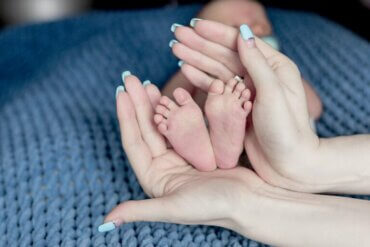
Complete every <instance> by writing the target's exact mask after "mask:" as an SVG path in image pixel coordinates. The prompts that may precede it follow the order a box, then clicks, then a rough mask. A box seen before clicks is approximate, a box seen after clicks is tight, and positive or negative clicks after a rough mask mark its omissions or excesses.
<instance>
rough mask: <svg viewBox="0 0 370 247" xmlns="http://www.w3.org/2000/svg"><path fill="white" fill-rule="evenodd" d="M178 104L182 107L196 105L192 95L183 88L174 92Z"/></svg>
mask: <svg viewBox="0 0 370 247" xmlns="http://www.w3.org/2000/svg"><path fill="white" fill-rule="evenodd" d="M173 97H175V100H176V102H177V103H178V104H179V105H180V106H183V105H186V104H189V103H195V102H194V100H193V98H192V97H191V95H190V93H189V92H188V91H186V90H185V89H183V88H176V89H175V91H174V92H173Z"/></svg>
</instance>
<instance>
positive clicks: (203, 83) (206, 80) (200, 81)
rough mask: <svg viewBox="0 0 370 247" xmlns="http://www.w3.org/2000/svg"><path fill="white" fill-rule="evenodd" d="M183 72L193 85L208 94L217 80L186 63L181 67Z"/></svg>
mask: <svg viewBox="0 0 370 247" xmlns="http://www.w3.org/2000/svg"><path fill="white" fill-rule="evenodd" d="M181 72H182V73H183V74H184V76H185V77H186V78H187V79H188V80H189V81H190V82H191V84H193V85H194V86H195V87H197V88H199V89H201V90H203V91H204V92H208V89H209V86H210V85H211V83H212V81H213V80H214V79H215V78H213V77H211V76H209V75H207V74H206V73H204V72H203V71H201V70H199V69H197V68H195V67H194V66H192V65H190V64H187V63H184V64H183V65H182V66H181Z"/></svg>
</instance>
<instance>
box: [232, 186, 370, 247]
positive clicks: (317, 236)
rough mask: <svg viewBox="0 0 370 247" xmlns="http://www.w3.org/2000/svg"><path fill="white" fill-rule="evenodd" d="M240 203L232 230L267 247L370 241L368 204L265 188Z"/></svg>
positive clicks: (343, 244)
mask: <svg viewBox="0 0 370 247" xmlns="http://www.w3.org/2000/svg"><path fill="white" fill-rule="evenodd" d="M242 201H243V202H241V203H240V205H239V206H240V207H239V208H238V210H237V212H236V213H235V218H234V220H235V222H237V224H236V225H235V226H236V227H235V228H233V230H234V231H236V232H239V233H240V234H242V235H244V236H246V237H249V238H252V239H254V240H257V241H261V242H264V243H266V244H271V245H277V246H299V245H302V244H303V245H304V246H318V245H322V246H328V245H336V246H337V245H339V246H349V245H352V244H355V245H354V246H361V243H362V244H364V243H368V241H370V239H369V237H368V234H367V233H366V231H367V230H366V229H369V228H370V223H369V222H370V215H369V213H368V212H369V210H370V202H369V201H364V200H357V199H350V198H342V197H335V196H325V195H315V194H307V193H297V192H292V191H288V190H284V189H280V188H277V187H273V186H270V185H268V184H266V185H264V186H261V187H260V188H259V189H258V190H256V191H255V195H254V196H252V197H251V196H249V197H248V198H247V197H244V198H243V199H242ZM246 205H248V206H246ZM251 206H253V209H252V210H251V209H250V208H251ZM287 234H288V235H287Z"/></svg>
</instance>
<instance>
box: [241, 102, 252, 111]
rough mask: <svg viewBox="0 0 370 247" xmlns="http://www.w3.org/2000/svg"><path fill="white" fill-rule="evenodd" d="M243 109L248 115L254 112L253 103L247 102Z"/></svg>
mask: <svg viewBox="0 0 370 247" xmlns="http://www.w3.org/2000/svg"><path fill="white" fill-rule="evenodd" d="M243 109H244V111H245V113H246V114H249V113H250V112H251V110H252V102H250V101H245V102H244V104H243Z"/></svg>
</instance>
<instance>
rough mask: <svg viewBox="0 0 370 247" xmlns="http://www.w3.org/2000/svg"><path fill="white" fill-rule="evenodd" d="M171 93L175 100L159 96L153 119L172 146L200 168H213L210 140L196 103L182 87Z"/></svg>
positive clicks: (203, 169)
mask: <svg viewBox="0 0 370 247" xmlns="http://www.w3.org/2000/svg"><path fill="white" fill-rule="evenodd" d="M173 96H174V98H175V100H176V102H177V104H176V103H175V102H174V101H172V100H171V99H170V98H168V97H167V96H162V97H161V99H160V100H159V104H158V105H157V107H156V108H155V111H156V114H155V115H154V122H155V123H156V124H157V126H158V130H159V132H160V133H161V134H162V135H164V136H165V137H166V138H167V139H168V141H169V142H170V143H171V145H172V146H173V148H174V150H175V151H176V152H177V153H178V154H179V155H181V156H182V157H183V158H184V159H185V160H186V161H188V162H189V163H190V164H192V165H193V166H194V167H195V168H196V169H198V170H200V171H213V170H215V169H216V168H217V166H216V161H215V157H214V154H213V149H212V144H211V140H210V137H209V134H208V130H207V127H206V125H205V121H204V118H203V114H202V111H201V109H200V108H199V106H198V105H197V104H196V103H195V102H194V100H193V99H192V97H191V95H190V94H189V93H188V92H187V91H186V90H184V89H182V88H178V89H176V90H175V91H174V93H173Z"/></svg>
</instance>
